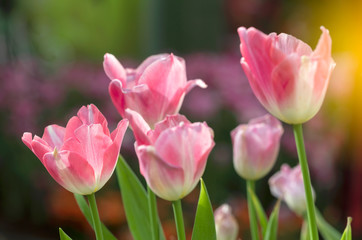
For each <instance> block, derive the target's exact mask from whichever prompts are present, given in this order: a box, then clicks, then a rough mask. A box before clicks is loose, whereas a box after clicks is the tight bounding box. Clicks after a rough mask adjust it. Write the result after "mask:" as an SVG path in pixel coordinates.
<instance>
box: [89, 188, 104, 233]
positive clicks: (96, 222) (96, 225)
mask: <svg viewBox="0 0 362 240" xmlns="http://www.w3.org/2000/svg"><path fill="white" fill-rule="evenodd" d="M87 197H88V203H89V207H90V210H91V214H92V219H93V229H94V232H95V233H96V238H97V240H103V233H102V227H101V220H100V219H99V214H98V209H97V202H96V197H95V195H94V193H92V194H90V195H87Z"/></svg>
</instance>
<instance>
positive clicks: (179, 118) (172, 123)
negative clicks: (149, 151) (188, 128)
mask: <svg viewBox="0 0 362 240" xmlns="http://www.w3.org/2000/svg"><path fill="white" fill-rule="evenodd" d="M180 124H191V123H190V121H189V120H188V119H187V118H186V117H185V116H184V115H181V114H177V115H167V116H166V118H165V119H164V120H162V121H161V122H158V123H157V124H156V126H155V130H154V131H152V132H151V134H149V137H150V139H151V142H156V140H157V138H158V137H159V135H160V134H161V133H162V132H163V131H165V130H166V129H168V128H172V127H176V126H179V125H180Z"/></svg>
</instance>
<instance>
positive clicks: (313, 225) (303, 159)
mask: <svg viewBox="0 0 362 240" xmlns="http://www.w3.org/2000/svg"><path fill="white" fill-rule="evenodd" d="M293 130H294V137H295V143H296V145H297V151H298V158H299V164H300V168H301V170H302V175H303V183H304V190H305V196H306V200H307V215H308V227H309V235H310V239H311V240H318V239H319V237H318V229H317V221H316V214H315V206H314V200H313V193H312V184H311V180H310V174H309V168H308V161H307V156H306V153H305V147H304V140H303V128H302V124H296V125H293Z"/></svg>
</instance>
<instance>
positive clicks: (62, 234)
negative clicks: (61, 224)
mask: <svg viewBox="0 0 362 240" xmlns="http://www.w3.org/2000/svg"><path fill="white" fill-rule="evenodd" d="M59 237H60V240H72V239H71V238H70V237H69V236H68V235H67V234H66V233H65V232H64V231H63V229H61V228H59Z"/></svg>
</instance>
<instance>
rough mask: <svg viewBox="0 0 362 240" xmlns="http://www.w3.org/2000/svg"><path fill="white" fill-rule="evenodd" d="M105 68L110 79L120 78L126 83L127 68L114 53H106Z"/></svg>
mask: <svg viewBox="0 0 362 240" xmlns="http://www.w3.org/2000/svg"><path fill="white" fill-rule="evenodd" d="M103 68H104V71H105V72H106V74H107V76H108V78H109V79H111V80H113V79H119V80H120V81H122V82H123V83H126V79H127V77H126V70H125V69H124V68H123V66H122V64H121V63H120V62H119V61H118V60H117V58H115V56H113V55H112V54H109V53H106V54H105V55H104V61H103Z"/></svg>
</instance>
